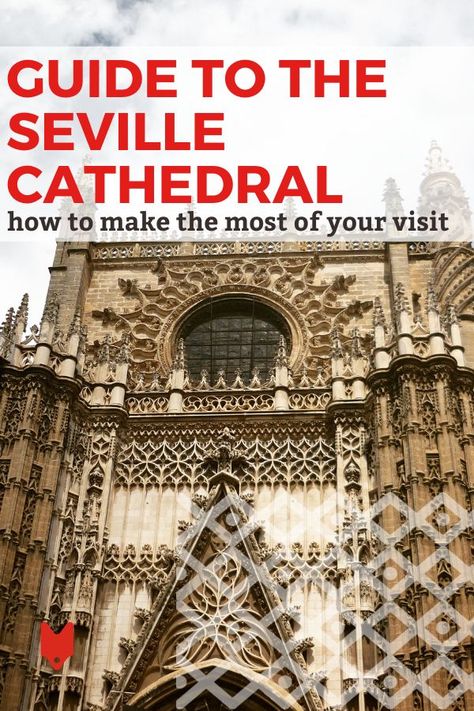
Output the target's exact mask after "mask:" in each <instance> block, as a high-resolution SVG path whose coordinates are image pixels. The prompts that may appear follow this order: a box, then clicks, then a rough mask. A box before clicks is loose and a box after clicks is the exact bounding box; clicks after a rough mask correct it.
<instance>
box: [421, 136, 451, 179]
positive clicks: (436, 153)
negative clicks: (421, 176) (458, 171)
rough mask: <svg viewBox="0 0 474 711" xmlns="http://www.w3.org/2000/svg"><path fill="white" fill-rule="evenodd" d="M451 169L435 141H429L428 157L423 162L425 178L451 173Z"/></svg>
mask: <svg viewBox="0 0 474 711" xmlns="http://www.w3.org/2000/svg"><path fill="white" fill-rule="evenodd" d="M452 172H453V167H452V165H451V163H449V161H448V160H446V158H444V156H443V151H442V150H441V147H440V145H439V144H438V142H437V141H431V145H430V149H429V151H428V156H427V158H426V161H425V176H427V175H434V174H436V173H452Z"/></svg>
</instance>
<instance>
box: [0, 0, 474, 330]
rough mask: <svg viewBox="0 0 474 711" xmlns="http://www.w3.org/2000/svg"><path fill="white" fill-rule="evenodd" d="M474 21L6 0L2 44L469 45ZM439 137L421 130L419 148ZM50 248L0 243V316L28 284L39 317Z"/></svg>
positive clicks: (467, 6)
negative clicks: (424, 133)
mask: <svg viewBox="0 0 474 711" xmlns="http://www.w3.org/2000/svg"><path fill="white" fill-rule="evenodd" d="M473 27H474V4H473V3H471V2H469V0H398V2H396V3H395V2H383V1H382V0H358V1H357V2H355V1H354V0H331V2H322V0H296V1H292V2H291V1H290V0H286V1H285V0H260V1H258V0H137V1H136V2H134V1H130V0H117V1H116V2H114V1H113V0H95V1H94V2H90V0H43V2H41V3H40V2H38V1H37V0H3V2H2V23H1V26H0V39H1V44H2V45H4V46H12V45H15V46H19V45H35V46H38V45H43V46H51V45H63V46H64V45H104V44H107V45H111V44H113V45H123V46H126V45H141V46H159V45H198V44H200V45H234V46H235V45H241V46H242V45H248V46H262V45H280V46H287V47H298V46H301V45H306V46H308V47H310V46H312V47H315V48H317V47H319V46H322V45H325V46H327V45H332V46H336V47H339V48H344V47H346V46H357V45H360V46H362V45H372V46H373V45H397V46H400V45H401V46H406V45H415V46H416V45H423V46H432V45H437V46H453V45H456V46H470V45H472V44H473V29H472V28H473ZM433 137H434V136H431V135H429V136H420V143H422V145H421V146H420V151H421V152H425V151H426V148H427V146H428V143H429V140H430V139H431V138H433ZM418 157H419V156H418V155H417V156H416V158H417V159H418ZM450 157H452V156H450ZM410 160H412V158H410ZM454 162H455V161H454ZM413 167H414V169H417V168H418V165H417V164H415V165H414V166H413ZM455 167H457V166H456V162H455ZM421 169H422V165H420V166H419V170H420V175H421ZM461 177H463V176H461ZM53 252H54V245H53V244H51V245H44V244H37V243H36V244H35V243H33V244H25V243H22V244H17V245H15V244H14V243H6V242H0V312H1V314H0V319H2V318H3V315H2V314H4V313H5V311H6V309H7V308H8V306H10V305H16V304H17V303H18V302H19V299H20V298H21V294H22V293H23V291H25V290H28V291H29V292H30V295H31V299H32V302H33V303H32V309H31V312H32V320H33V321H37V320H38V319H39V317H40V314H41V310H42V304H43V298H44V292H45V289H46V286H47V282H48V277H49V274H48V266H49V265H50V264H51V262H52V257H53Z"/></svg>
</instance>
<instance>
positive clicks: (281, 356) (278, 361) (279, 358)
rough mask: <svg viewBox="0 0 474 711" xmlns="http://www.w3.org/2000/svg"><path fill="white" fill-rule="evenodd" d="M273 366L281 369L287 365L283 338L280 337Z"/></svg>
mask: <svg viewBox="0 0 474 711" xmlns="http://www.w3.org/2000/svg"><path fill="white" fill-rule="evenodd" d="M275 365H276V367H277V368H282V367H284V366H287V365H288V355H287V352H286V340H285V336H280V340H279V342H278V349H277V354H276V358H275Z"/></svg>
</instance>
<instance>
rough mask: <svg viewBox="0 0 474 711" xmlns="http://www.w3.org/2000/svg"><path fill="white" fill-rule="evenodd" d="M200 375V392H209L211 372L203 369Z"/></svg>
mask: <svg viewBox="0 0 474 711" xmlns="http://www.w3.org/2000/svg"><path fill="white" fill-rule="evenodd" d="M199 375H200V380H199V383H198V384H197V388H198V390H209V371H208V370H206V369H205V368H203V369H202V370H201V372H200V374H199Z"/></svg>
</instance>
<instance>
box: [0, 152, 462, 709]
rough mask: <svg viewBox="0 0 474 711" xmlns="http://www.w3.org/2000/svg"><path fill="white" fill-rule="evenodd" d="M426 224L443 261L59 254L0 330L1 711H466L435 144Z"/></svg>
mask: <svg viewBox="0 0 474 711" xmlns="http://www.w3.org/2000/svg"><path fill="white" fill-rule="evenodd" d="M385 203H386V212H387V216H388V217H389V218H390V216H391V215H394V214H399V213H400V210H401V200H400V195H399V192H398V189H397V187H396V186H395V184H394V183H393V181H388V182H387V186H386V191H385ZM433 209H434V210H437V211H444V212H446V213H447V214H448V215H449V219H450V233H449V239H450V241H449V242H446V241H437V240H436V239H434V240H432V241H426V242H422V241H412V242H410V241H409V240H408V239H399V240H398V241H397V242H393V241H388V240H384V239H383V237H384V236H382V239H381V240H380V241H378V242H374V241H365V239H364V236H363V235H351V236H350V237H347V236H344V235H341V237H340V239H339V240H338V241H325V240H324V239H322V240H321V241H320V242H314V241H310V240H308V241H305V240H304V236H302V235H298V236H297V235H296V234H293V235H292V234H285V235H284V236H283V235H282V236H281V238H278V237H277V238H275V240H273V241H263V240H262V241H258V240H254V241H247V240H245V241H243V240H241V241H239V240H237V239H236V240H235V241H231V240H229V239H228V240H226V241H221V242H218V241H216V242H209V241H205V240H196V241H193V242H179V241H170V242H157V241H156V242H152V241H147V242H140V240H139V238H138V237H137V239H136V241H128V242H117V243H112V242H100V241H99V240H97V241H96V242H79V241H77V240H76V241H64V242H59V243H58V246H57V250H56V256H55V260H54V264H53V266H52V268H51V280H50V288H49V292H48V296H47V300H46V306H45V309H44V313H43V317H42V321H41V324H40V326H39V327H38V328H36V327H32V328H31V329H30V330H28V329H27V308H28V303H27V298H26V297H25V298H24V300H23V301H22V303H21V305H20V306H19V308H18V309H17V310H13V309H12V310H10V311H9V313H8V314H7V316H6V319H5V321H4V323H3V326H2V329H1V331H0V501H1V508H0V629H1V632H0V699H1V701H0V705H1V708H2V709H5V710H8V711H20V710H21V711H50V710H51V711H59V710H63V709H64V710H65V711H79V710H81V711H82V710H83V711H101V710H103V711H126V710H127V709H128V710H129V711H132V710H133V711H145V709H147V710H150V711H151V710H152V709H153V710H155V711H158V710H160V711H161V710H163V711H171V709H175V708H176V709H179V708H181V709H186V710H188V711H199V710H201V711H205V710H206V709H207V710H209V711H210V710H223V709H233V708H239V709H242V711H245V710H253V711H257V710H259V709H268V710H270V709H292V710H305V711H310V710H315V709H318V710H321V711H322V710H323V709H324V710H328V711H329V710H333V711H336V709H338V710H339V711H342V710H344V711H355V710H356V709H357V710H360V711H382V710H383V709H397V710H399V711H438V709H447V710H449V711H469V710H470V709H473V708H474V698H473V694H472V689H473V680H472V676H473V647H472V638H471V637H470V636H469V630H470V625H472V614H473V609H474V600H473V592H474V589H473V582H472V555H473V538H472V508H471V506H472V500H473V493H474V387H473V386H474V251H473V249H472V246H471V242H472V232H471V226H470V213H469V208H468V204H467V200H466V198H465V196H464V193H463V190H462V187H461V185H460V183H459V180H458V179H457V177H456V176H455V175H454V173H453V172H452V171H451V169H450V168H449V166H447V165H446V164H445V163H444V161H443V160H442V159H441V157H440V155H439V149H438V148H437V147H436V146H433V147H432V149H431V152H430V156H429V160H428V165H427V173H426V175H425V177H424V179H423V182H422V184H421V189H420V205H419V212H420V214H430V211H431V210H433ZM290 218H291V215H290ZM388 224H389V225H390V220H388ZM387 229H388V230H390V226H389V227H388V228H387ZM389 236H390V235H389ZM441 238H442V239H446V236H444V237H441V236H440V239H441ZM43 622H47V623H48V624H49V625H50V627H51V628H52V629H53V630H55V632H57V633H59V632H60V630H61V629H62V628H63V626H64V625H65V624H66V623H67V622H72V623H74V654H73V655H72V656H71V657H70V658H68V659H67V660H66V661H65V662H64V664H63V665H62V666H61V667H60V668H59V669H54V668H53V667H52V666H51V664H50V662H48V660H47V659H45V658H44V657H42V655H41V645H40V631H41V624H42V623H43Z"/></svg>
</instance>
